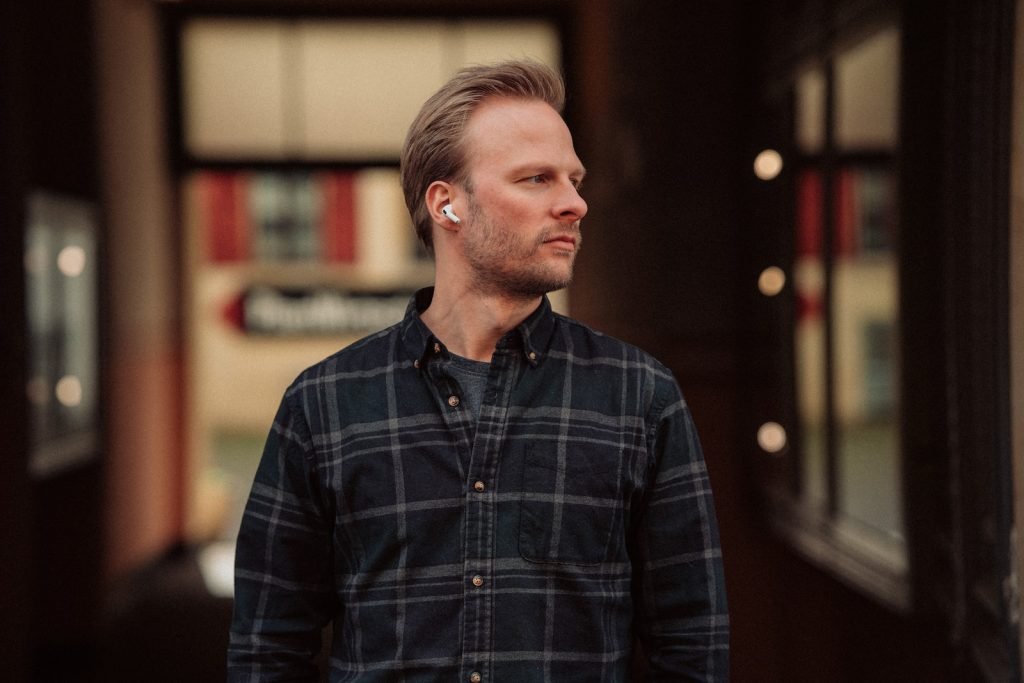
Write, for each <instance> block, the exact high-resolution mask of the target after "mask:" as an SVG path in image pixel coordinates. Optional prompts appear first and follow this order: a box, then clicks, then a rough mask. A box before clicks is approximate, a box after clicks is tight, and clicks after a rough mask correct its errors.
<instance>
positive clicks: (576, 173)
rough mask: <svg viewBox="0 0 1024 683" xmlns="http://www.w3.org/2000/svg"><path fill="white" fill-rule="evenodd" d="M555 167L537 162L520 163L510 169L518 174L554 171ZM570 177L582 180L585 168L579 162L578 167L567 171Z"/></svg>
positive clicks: (585, 172)
mask: <svg viewBox="0 0 1024 683" xmlns="http://www.w3.org/2000/svg"><path fill="white" fill-rule="evenodd" d="M556 170H557V169H556V167H555V166H552V165H551V164H547V163H539V164H521V165H519V166H516V167H515V168H513V169H512V174H513V175H519V174H522V173H554V172H555V171H556ZM568 175H569V177H570V178H575V179H576V181H577V182H583V178H584V177H585V176H586V175H587V169H586V168H584V166H583V165H582V164H580V166H579V168H578V169H576V170H573V171H570V172H569V174H568Z"/></svg>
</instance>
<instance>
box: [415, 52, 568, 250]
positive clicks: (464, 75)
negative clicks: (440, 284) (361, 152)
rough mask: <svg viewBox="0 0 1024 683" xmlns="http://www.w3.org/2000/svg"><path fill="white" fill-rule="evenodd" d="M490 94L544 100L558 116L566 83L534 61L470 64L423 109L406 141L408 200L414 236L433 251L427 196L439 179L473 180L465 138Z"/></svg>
mask: <svg viewBox="0 0 1024 683" xmlns="http://www.w3.org/2000/svg"><path fill="white" fill-rule="evenodd" d="M488 97H512V98H521V99H530V100H541V101H543V102H546V103H547V104H549V105H550V106H551V108H552V109H554V110H555V111H557V112H558V113H559V114H561V113H562V109H563V107H564V106H565V85H564V83H563V82H562V78H561V76H560V75H559V74H558V73H557V72H555V71H554V70H553V69H551V68H550V67H548V66H545V65H543V64H540V63H538V62H534V61H530V60H518V61H508V62H500V63H498V64H491V65H482V66H472V67H468V68H466V69H463V70H461V71H459V72H458V73H457V74H456V75H455V76H454V77H453V78H452V79H451V80H449V81H448V82H447V83H445V84H444V85H443V86H442V87H441V89H440V90H438V91H437V92H436V93H434V95H433V96H431V97H430V99H428V100H427V101H426V102H425V103H424V104H423V107H421V108H420V112H419V114H417V115H416V119H415V120H414V121H413V122H412V125H411V126H409V132H408V133H407V134H406V136H405V144H404V145H402V157H401V175H402V192H403V193H404V194H405V204H406V206H407V207H408V209H409V215H410V216H411V217H412V222H413V226H414V227H415V228H416V235H417V236H418V237H419V238H420V241H421V242H423V246H424V247H426V248H427V251H428V252H430V253H431V254H433V252H434V244H433V239H432V236H431V218H430V213H429V212H428V211H427V207H426V203H425V195H426V192H427V188H428V187H429V186H430V184H431V183H432V182H434V181H435V180H445V181H448V182H461V183H464V184H467V185H468V183H469V180H470V179H469V178H468V177H467V176H466V168H465V150H464V149H463V137H464V133H465V130H466V123H467V121H469V117H470V115H471V114H472V113H473V111H474V110H476V108H477V107H478V106H479V105H480V103H481V102H482V101H483V100H484V99H486V98H488Z"/></svg>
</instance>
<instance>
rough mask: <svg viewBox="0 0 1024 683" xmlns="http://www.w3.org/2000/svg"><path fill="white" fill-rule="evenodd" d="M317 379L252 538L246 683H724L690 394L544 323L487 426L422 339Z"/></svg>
mask: <svg viewBox="0 0 1024 683" xmlns="http://www.w3.org/2000/svg"><path fill="white" fill-rule="evenodd" d="M431 295H432V290H430V289H426V290H422V291H421V292H419V293H418V294H417V296H416V297H414V300H413V302H411V303H410V306H409V310H408V312H407V314H406V316H405V318H404V320H403V321H402V322H400V323H399V324H397V325H395V326H393V327H391V328H389V329H386V330H384V331H382V332H379V333H377V334H375V335H373V336H370V337H368V338H366V339H364V340H362V341H360V342H357V343H355V344H353V345H352V346H350V347H348V348H346V349H344V350H342V351H340V352H338V353H337V354H335V355H333V356H331V357H329V358H327V359H326V360H324V361H322V362H320V363H319V364H317V365H315V366H313V367H312V368H310V369H308V370H306V371H305V372H304V373H302V374H301V375H300V376H299V377H298V378H297V379H296V381H295V382H294V383H293V385H292V386H291V387H290V388H289V389H288V390H287V392H286V394H285V396H284V399H283V401H282V403H281V407H280V409H279V411H278V414H277V416H276V418H275V421H274V424H273V427H272V429H271V432H270V435H269V437H268V440H267V444H266V448H265V450H264V453H263V457H262V459H261V462H260V465H259V468H258V471H257V473H256V477H255V481H254V483H253V487H252V491H251V494H250V497H249V501H248V504H247V507H246V512H245V515H244V518H243V521H242V526H241V530H240V533H239V537H238V548H237V557H236V574H235V590H236V595H235V614H234V621H233V624H232V632H231V642H230V647H229V654H228V664H229V667H228V668H229V679H230V680H233V681H272V680H273V681H276V680H289V681H293V680H316V666H315V663H314V657H315V655H316V652H317V651H318V649H319V647H320V642H321V628H322V627H324V626H325V625H327V624H328V623H331V622H333V636H332V642H331V645H330V652H329V659H328V661H329V666H330V680H332V681H399V680H401V681H408V682H410V683H412V682H417V681H466V682H467V683H474V682H476V681H483V682H485V683H486V682H488V681H498V682H501V683H529V682H531V681H553V682H555V683H563V682H571V681H586V682H587V683H595V682H598V681H626V680H628V679H629V671H630V658H631V656H632V645H633V642H634V637H635V636H639V638H640V640H641V642H642V644H643V650H644V651H645V653H646V655H647V658H648V662H649V665H650V671H651V674H650V675H651V680H664V681H668V680H671V681H684V680H686V681H689V680H694V681H722V680H726V679H727V678H728V630H729V627H728V615H727V612H726V600H725V591H724V581H723V574H722V566H721V550H720V547H719V540H718V531H717V525H716V520H715V515H714V510H713V505H712V497H711V491H710V489H709V485H708V477H707V472H706V470H705V465H704V460H703V455H702V453H701V448H700V445H699V442H698V439H697V433H696V431H695V429H694V425H693V422H692V420H691V417H690V413H689V410H688V408H687V406H686V404H685V402H684V400H683V397H682V395H681V393H680V391H679V388H678V386H677V384H676V382H675V380H674V379H673V377H672V375H671V373H670V372H669V371H668V370H667V369H666V368H665V367H664V366H662V365H661V364H660V363H658V362H657V361H656V360H654V359H653V358H651V357H650V356H648V355H647V354H645V353H644V352H642V351H640V350H639V349H637V348H635V347H632V346H629V345H627V344H624V343H622V342H619V341H616V340H614V339H612V338H610V337H607V336H605V335H602V334H600V333H597V332H594V331H592V330H590V329H589V328H587V327H586V326H584V325H582V324H580V323H578V322H575V321H573V320H570V319H568V318H565V317H562V316H560V315H557V314H554V313H553V312H552V311H551V308H550V305H549V303H548V301H547V299H546V298H545V300H544V302H543V303H542V305H541V306H540V307H539V308H538V309H537V311H536V312H535V313H533V314H532V315H531V316H530V317H529V318H528V319H527V320H525V321H524V322H523V323H522V324H520V325H519V326H518V327H517V328H516V329H515V330H513V331H511V332H509V333H508V334H507V335H505V336H504V337H503V338H502V339H501V340H500V342H499V343H498V345H497V348H496V349H495V352H494V356H493V358H492V361H491V368H490V375H489V377H488V380H487V385H486V389H485V390H484V394H483V397H482V404H481V406H480V417H479V420H478V421H477V422H476V424H473V423H472V421H471V418H470V417H468V415H467V411H466V410H465V408H464V407H463V406H461V402H460V399H459V392H460V389H459V386H458V385H457V383H456V382H455V380H454V379H452V378H451V376H450V375H449V373H448V371H447V368H448V366H449V363H450V356H449V354H448V351H447V350H446V349H445V347H444V345H443V344H442V343H441V342H440V341H439V340H437V339H436V338H434V337H433V336H432V334H431V332H430V331H429V330H428V329H427V327H426V326H425V325H424V324H423V322H422V321H421V320H420V318H419V314H418V311H419V310H423V309H425V307H426V305H428V303H429V298H430V296H431Z"/></svg>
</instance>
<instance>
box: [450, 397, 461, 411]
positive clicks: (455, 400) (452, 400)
mask: <svg viewBox="0 0 1024 683" xmlns="http://www.w3.org/2000/svg"><path fill="white" fill-rule="evenodd" d="M448 405H450V406H451V407H452V408H458V407H459V397H458V396H454V395H452V396H449V397H448Z"/></svg>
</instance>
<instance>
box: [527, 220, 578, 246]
mask: <svg viewBox="0 0 1024 683" xmlns="http://www.w3.org/2000/svg"><path fill="white" fill-rule="evenodd" d="M562 235H567V236H569V237H572V238H573V240H575V241H576V248H577V249H579V248H580V246H582V245H583V232H582V230H580V223H579V221H576V222H575V223H573V224H572V225H571V226H569V227H565V226H564V225H553V226H551V227H548V228H544V230H542V231H541V234H540V235H539V236H538V237H537V245H538V246H539V245H541V244H544V243H545V242H547V241H548V240H550V239H553V238H555V237H560V236H562Z"/></svg>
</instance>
